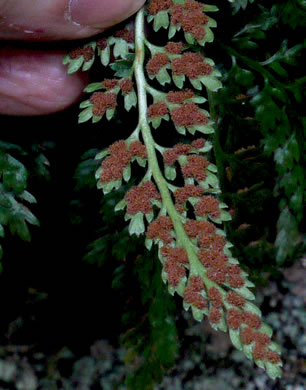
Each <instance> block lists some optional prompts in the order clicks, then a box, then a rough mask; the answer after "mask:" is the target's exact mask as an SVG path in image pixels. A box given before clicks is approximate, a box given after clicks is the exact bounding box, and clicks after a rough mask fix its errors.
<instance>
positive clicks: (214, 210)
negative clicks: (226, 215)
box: [195, 195, 221, 218]
mask: <svg viewBox="0 0 306 390" xmlns="http://www.w3.org/2000/svg"><path fill="white" fill-rule="evenodd" d="M195 213H196V215H198V216H199V217H207V216H208V215H209V216H211V217H212V218H218V217H220V214H221V212H220V208H219V201H218V199H216V198H214V197H213V196H210V195H208V196H203V197H202V198H201V199H200V200H199V201H198V202H197V203H196V205H195Z"/></svg>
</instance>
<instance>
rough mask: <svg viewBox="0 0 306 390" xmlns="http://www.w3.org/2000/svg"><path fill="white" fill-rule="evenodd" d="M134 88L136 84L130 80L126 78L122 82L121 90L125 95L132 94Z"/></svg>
mask: <svg viewBox="0 0 306 390" xmlns="http://www.w3.org/2000/svg"><path fill="white" fill-rule="evenodd" d="M133 88H134V84H133V82H132V81H131V80H130V79H128V78H126V79H123V80H121V81H120V89H121V91H122V92H123V93H124V94H125V95H128V94H129V93H130V92H132V90H133Z"/></svg>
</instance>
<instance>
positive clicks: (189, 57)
mask: <svg viewBox="0 0 306 390" xmlns="http://www.w3.org/2000/svg"><path fill="white" fill-rule="evenodd" d="M171 66H172V71H173V73H174V74H176V75H178V76H180V75H185V76H187V77H189V78H191V79H197V78H198V77H199V76H208V75H210V74H211V73H212V71H213V68H212V66H211V65H210V64H209V63H208V62H205V59H204V58H203V57H202V56H201V55H200V54H198V53H191V52H188V53H184V54H183V55H182V56H181V57H180V58H175V59H174V60H173V61H172V64H171Z"/></svg>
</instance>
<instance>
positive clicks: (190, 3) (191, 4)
mask: <svg viewBox="0 0 306 390" xmlns="http://www.w3.org/2000/svg"><path fill="white" fill-rule="evenodd" d="M184 8H185V9H186V10H188V11H203V9H204V5H203V4H201V3H199V2H198V1H195V0H186V1H185V4H184Z"/></svg>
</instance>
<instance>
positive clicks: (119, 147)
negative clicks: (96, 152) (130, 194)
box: [99, 140, 131, 183]
mask: <svg viewBox="0 0 306 390" xmlns="http://www.w3.org/2000/svg"><path fill="white" fill-rule="evenodd" d="M108 150H109V152H110V154H111V155H110V156H109V157H107V158H106V159H105V160H104V161H103V163H102V165H101V167H102V173H101V175H100V179H99V180H100V181H101V182H102V183H109V182H110V181H116V180H120V179H121V178H122V174H123V170H124V168H126V167H127V166H128V165H129V163H130V159H131V155H130V153H129V151H128V150H127V146H126V144H125V142H124V141H123V140H120V141H116V142H115V143H113V144H112V145H111V146H110V147H109V149H108Z"/></svg>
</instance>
